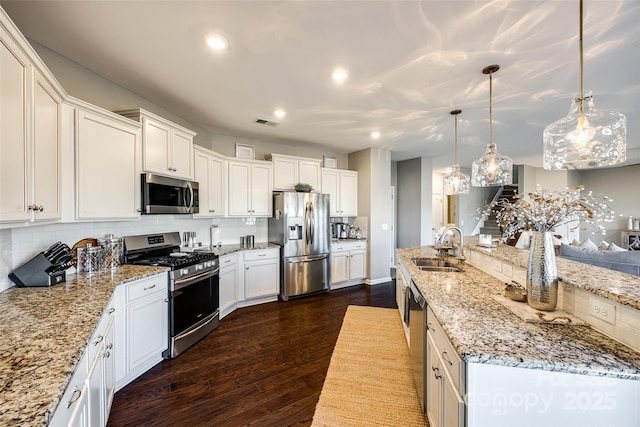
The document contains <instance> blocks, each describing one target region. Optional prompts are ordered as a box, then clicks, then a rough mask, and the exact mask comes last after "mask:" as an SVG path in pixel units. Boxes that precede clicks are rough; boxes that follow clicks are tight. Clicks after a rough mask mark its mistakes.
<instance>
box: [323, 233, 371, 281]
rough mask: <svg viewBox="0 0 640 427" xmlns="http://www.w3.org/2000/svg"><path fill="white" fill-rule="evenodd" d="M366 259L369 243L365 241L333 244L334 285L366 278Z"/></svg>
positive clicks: (332, 266) (332, 272) (332, 268)
mask: <svg viewBox="0 0 640 427" xmlns="http://www.w3.org/2000/svg"><path fill="white" fill-rule="evenodd" d="M366 260H367V243H366V242H364V241H361V242H339V243H333V244H331V285H332V287H333V286H334V285H337V284H340V283H343V282H349V281H351V280H359V279H363V278H365V277H366V274H367V273H366V262H367V261H366ZM347 284H353V283H351V282H349V283H347Z"/></svg>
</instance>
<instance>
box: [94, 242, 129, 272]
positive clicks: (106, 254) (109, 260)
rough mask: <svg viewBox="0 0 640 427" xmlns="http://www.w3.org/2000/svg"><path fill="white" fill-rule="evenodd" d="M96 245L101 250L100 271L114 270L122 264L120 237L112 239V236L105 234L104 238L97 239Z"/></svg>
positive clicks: (122, 244) (122, 246) (122, 248)
mask: <svg viewBox="0 0 640 427" xmlns="http://www.w3.org/2000/svg"><path fill="white" fill-rule="evenodd" d="M98 245H99V246H100V248H101V252H102V254H101V269H102V270H115V269H116V268H118V267H119V266H120V265H121V264H122V258H123V252H124V242H123V239H122V238H120V237H113V234H107V235H106V236H105V237H101V238H99V239H98Z"/></svg>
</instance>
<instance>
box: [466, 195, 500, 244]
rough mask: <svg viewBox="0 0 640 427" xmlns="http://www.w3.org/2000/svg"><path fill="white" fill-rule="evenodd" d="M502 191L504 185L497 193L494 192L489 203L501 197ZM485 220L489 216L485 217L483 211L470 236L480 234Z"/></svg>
mask: <svg viewBox="0 0 640 427" xmlns="http://www.w3.org/2000/svg"><path fill="white" fill-rule="evenodd" d="M503 191H504V185H503V186H502V187H500V188H499V189H498V191H496V194H495V195H494V196H493V199H491V202H490V203H493V202H495V201H497V200H498V199H499V198H500V196H502V192H503ZM487 218H489V215H487V214H486V212H484V210H483V214H482V216H481V217H480V219H479V220H478V223H477V224H476V226H475V228H474V229H473V233H471V235H472V236H477V235H478V234H480V227H484V222H485V221H486V220H487Z"/></svg>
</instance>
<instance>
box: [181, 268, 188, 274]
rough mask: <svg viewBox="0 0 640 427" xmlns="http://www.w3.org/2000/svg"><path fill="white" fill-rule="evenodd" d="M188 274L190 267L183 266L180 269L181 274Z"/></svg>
mask: <svg viewBox="0 0 640 427" xmlns="http://www.w3.org/2000/svg"><path fill="white" fill-rule="evenodd" d="M187 274H189V269H188V268H181V269H180V275H181V276H185V275H187Z"/></svg>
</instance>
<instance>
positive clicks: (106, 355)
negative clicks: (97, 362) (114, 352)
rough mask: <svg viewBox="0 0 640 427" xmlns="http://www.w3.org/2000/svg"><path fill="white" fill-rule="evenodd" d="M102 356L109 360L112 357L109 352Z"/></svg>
mask: <svg viewBox="0 0 640 427" xmlns="http://www.w3.org/2000/svg"><path fill="white" fill-rule="evenodd" d="M102 356H103V357H105V358H107V359H108V358H109V356H111V353H109V352H108V351H105V352H104V354H103V355H102Z"/></svg>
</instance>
